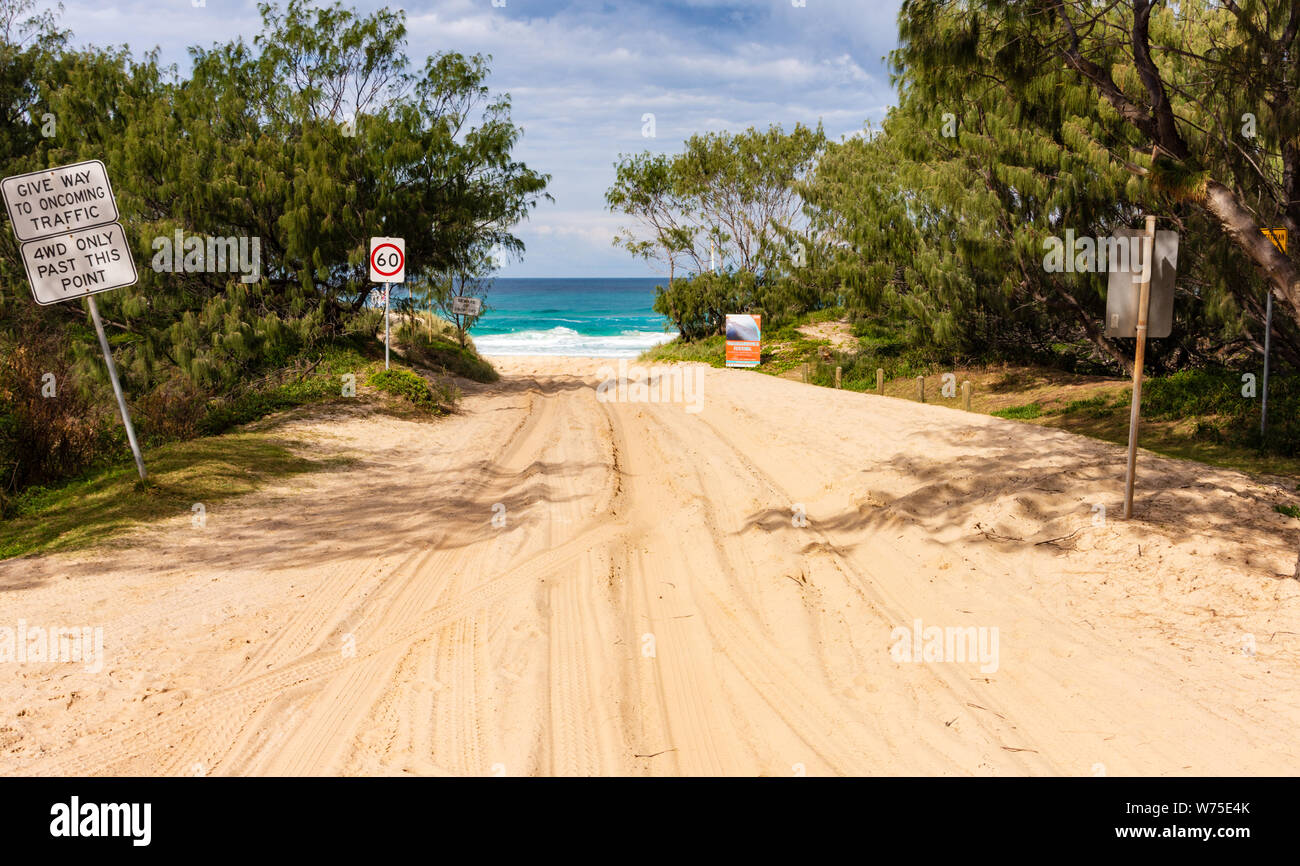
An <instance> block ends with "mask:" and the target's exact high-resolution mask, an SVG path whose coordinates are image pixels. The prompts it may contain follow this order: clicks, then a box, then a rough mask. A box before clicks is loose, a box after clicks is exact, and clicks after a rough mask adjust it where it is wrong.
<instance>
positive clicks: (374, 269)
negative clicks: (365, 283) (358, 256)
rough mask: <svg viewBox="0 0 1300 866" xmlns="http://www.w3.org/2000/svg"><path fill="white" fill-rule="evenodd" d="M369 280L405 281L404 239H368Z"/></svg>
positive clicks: (373, 281)
mask: <svg viewBox="0 0 1300 866" xmlns="http://www.w3.org/2000/svg"><path fill="white" fill-rule="evenodd" d="M370 282H372V283H404V282H406V239H405V238H371V239H370Z"/></svg>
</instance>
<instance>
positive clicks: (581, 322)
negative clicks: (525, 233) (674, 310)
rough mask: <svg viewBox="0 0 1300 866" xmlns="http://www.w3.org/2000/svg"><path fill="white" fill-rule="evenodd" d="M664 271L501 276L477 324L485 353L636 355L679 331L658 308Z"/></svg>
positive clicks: (478, 341)
mask: <svg viewBox="0 0 1300 866" xmlns="http://www.w3.org/2000/svg"><path fill="white" fill-rule="evenodd" d="M663 282H664V280H663V279H662V278H659V277H649V278H645V277H630V278H588V279H568V278H540V277H539V278H531V277H529V278H526V277H513V278H505V277H503V278H499V279H496V280H493V281H492V287H491V289H490V290H489V291H488V294H487V306H488V307H489V310H488V311H487V313H485V314H484V315H483V317H482V318H481V319H480V320H479V322H478V324H477V325H475V326H474V328H473V329H471V331H470V335H471V336H473V338H474V345H475V346H477V347H478V350H479V351H480V352H482V353H483V354H484V355H577V356H582V357H595V358H628V357H635V356H636V355H638V354H640V353H641V352H643V351H645V350H646V349H648V348H650V347H651V346H655V345H657V344H659V343H663V342H666V341H667V340H670V339H672V337H673V336H675V333H668V332H666V331H665V330H664V317H663V316H661V315H659V314H658V313H656V312H654V310H653V309H651V307H652V305H653V304H654V296H655V286H656V285H659V284H661V283H663Z"/></svg>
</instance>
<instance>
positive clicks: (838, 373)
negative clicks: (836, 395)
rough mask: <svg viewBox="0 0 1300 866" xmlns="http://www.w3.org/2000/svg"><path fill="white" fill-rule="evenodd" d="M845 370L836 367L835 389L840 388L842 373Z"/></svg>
mask: <svg viewBox="0 0 1300 866" xmlns="http://www.w3.org/2000/svg"><path fill="white" fill-rule="evenodd" d="M843 370H844V368H843V367H836V368H835V387H836V388H838V387H840V373H842V372H843Z"/></svg>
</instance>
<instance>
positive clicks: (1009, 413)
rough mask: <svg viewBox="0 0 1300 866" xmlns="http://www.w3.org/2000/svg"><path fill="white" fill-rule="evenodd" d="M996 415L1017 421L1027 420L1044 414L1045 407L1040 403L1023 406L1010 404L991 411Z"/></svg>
mask: <svg viewBox="0 0 1300 866" xmlns="http://www.w3.org/2000/svg"><path fill="white" fill-rule="evenodd" d="M989 414H990V415H996V416H997V417H998V418H1010V419H1012V420H1015V421H1026V420H1028V419H1030V418H1039V417H1041V416H1042V414H1043V407H1042V406H1041V405H1039V404H1038V403H1025V404H1024V405H1022V406H1008V407H1007V408H1006V409H995V410H993V411H992V412H990V413H989Z"/></svg>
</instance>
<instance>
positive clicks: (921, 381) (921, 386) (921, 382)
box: [916, 376, 925, 403]
mask: <svg viewBox="0 0 1300 866" xmlns="http://www.w3.org/2000/svg"><path fill="white" fill-rule="evenodd" d="M916 399H917V401H918V402H921V403H924V402H925V377H924V376H917V377H916Z"/></svg>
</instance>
